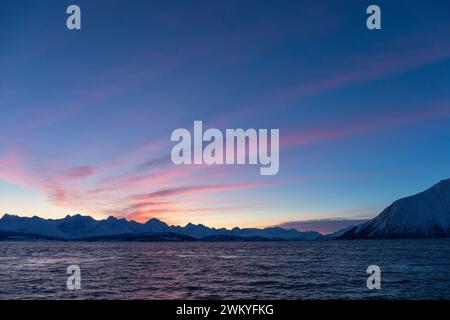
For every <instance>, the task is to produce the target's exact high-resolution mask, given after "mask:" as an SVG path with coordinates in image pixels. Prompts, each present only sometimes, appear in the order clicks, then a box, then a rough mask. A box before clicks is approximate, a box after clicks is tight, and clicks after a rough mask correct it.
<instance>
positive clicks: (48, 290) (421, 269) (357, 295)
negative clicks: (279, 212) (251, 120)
mask: <svg viewBox="0 0 450 320" xmlns="http://www.w3.org/2000/svg"><path fill="white" fill-rule="evenodd" d="M69 265H78V266H79V267H80V269H81V289H80V290H75V291H70V290H68V289H67V285H66V282H67V277H68V276H69V275H67V274H66V269H67V267H68V266H69ZM369 265H378V266H379V267H380V268H381V289H379V290H369V289H367V286H366V281H367V278H368V276H369V274H367V273H366V271H367V267H368V266H369ZM0 299H450V239H440V240H348V241H308V242H306V241H305V242H182V243H170V242H165V243H155V242H153V243H136V242H122V243H100V242H97V243H95V242H92V243H86V242H0Z"/></svg>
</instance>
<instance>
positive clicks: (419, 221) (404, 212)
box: [341, 179, 450, 239]
mask: <svg viewBox="0 0 450 320" xmlns="http://www.w3.org/2000/svg"><path fill="white" fill-rule="evenodd" d="M435 237H450V179H447V180H442V181H440V182H439V183H437V184H435V185H433V186H432V187H431V188H429V189H427V190H425V191H423V192H420V193H418V194H415V195H413V196H409V197H406V198H402V199H400V200H397V201H395V202H393V203H392V204H391V205H390V206H388V207H387V208H386V209H384V210H383V211H382V212H381V213H380V214H379V215H378V216H377V217H375V218H374V219H372V220H370V221H368V222H366V223H364V224H362V225H359V226H357V227H354V228H352V229H351V230H349V231H347V232H346V233H344V234H343V235H342V237H341V238H345V239H353V238H358V239H361V238H369V239H370V238H435Z"/></svg>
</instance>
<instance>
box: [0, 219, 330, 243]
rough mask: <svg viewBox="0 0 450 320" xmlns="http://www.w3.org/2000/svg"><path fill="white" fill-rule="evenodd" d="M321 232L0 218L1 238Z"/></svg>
mask: <svg viewBox="0 0 450 320" xmlns="http://www.w3.org/2000/svg"><path fill="white" fill-rule="evenodd" d="M320 236H321V234H320V233H318V232H313V231H311V232H300V231H297V230H295V229H283V228H279V227H270V228H264V229H256V228H243V229H241V228H233V229H231V230H230V229H225V228H220V229H216V228H210V227H207V226H205V225H202V224H197V225H196V224H192V223H188V224H187V225H186V226H184V227H181V226H169V225H167V224H166V223H164V222H162V221H160V220H158V219H155V218H152V219H150V220H148V221H147V222H145V223H138V222H135V221H129V220H126V219H117V218H115V217H112V216H110V217H108V218H107V219H104V220H95V219H94V218H92V217H90V216H82V215H79V214H77V215H74V216H70V215H68V216H66V217H65V218H62V219H43V218H40V217H37V216H34V217H31V218H29V217H19V216H14V215H9V214H5V215H4V216H3V217H2V218H1V219H0V239H2V238H3V239H17V238H45V239H55V240H149V241H150V240H151V241H157V240H184V241H188V240H191V241H196V240H209V241H241V240H242V241H248V240H312V239H316V238H319V237H320Z"/></svg>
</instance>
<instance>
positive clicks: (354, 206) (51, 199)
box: [0, 0, 450, 226]
mask: <svg viewBox="0 0 450 320" xmlns="http://www.w3.org/2000/svg"><path fill="white" fill-rule="evenodd" d="M70 4H77V5H79V6H80V7H81V11H82V29H81V30H79V31H69V30H67V29H66V26H65V22H66V18H67V15H66V13H65V11H66V8H67V6H68V5H70ZM370 4H377V5H379V6H380V7H381V10H382V30H377V31H369V30H368V29H367V28H366V18H367V15H366V13H365V11H366V8H367V6H368V5H370ZM449 18H450V4H449V3H448V1H433V2H429V1H376V2H372V1H370V2H369V1H70V2H69V1H56V0H55V1H2V2H1V4H0V38H1V39H2V41H1V43H0V70H1V73H0V115H1V116H0V128H1V135H0V204H1V207H0V212H6V211H8V212H10V213H17V214H22V215H32V214H38V215H40V216H45V217H57V216H58V217H59V216H63V215H65V214H68V213H76V212H82V213H88V214H92V215H94V216H99V217H101V216H104V215H108V214H114V215H117V216H126V217H129V218H135V219H141V220H145V219H147V218H148V217H152V216H155V217H159V218H161V219H163V220H166V221H168V222H174V223H184V222H187V221H193V222H202V223H205V224H208V225H213V226H223V225H226V226H231V225H255V226H260V225H268V224H275V223H280V222H284V221H291V220H303V219H319V218H336V217H348V218H358V217H371V216H374V215H375V214H377V213H378V212H379V211H380V210H381V209H382V208H383V207H384V206H386V205H387V204H389V203H390V202H391V201H393V200H395V199H396V198H398V197H401V196H405V195H409V194H411V193H415V192H418V191H421V190H422V189H424V188H426V187H428V186H429V185H431V184H432V183H434V182H436V181H438V180H440V179H444V178H448V176H449V169H450V161H449V160H450V139H449V137H450V129H449V127H450V126H449V124H450V90H449V85H450V41H449V40H448V39H450V37H449V36H450V19H449ZM194 120H203V122H204V124H205V125H206V126H208V127H217V128H220V129H225V128H238V127H243V128H279V129H280V134H281V148H282V149H281V155H280V157H281V162H280V172H279V174H278V175H276V176H273V177H263V176H260V175H259V171H258V170H256V169H255V168H254V167H252V166H245V167H234V166H232V167H219V168H217V167H214V168H193V167H174V166H173V165H172V164H171V163H170V161H169V160H168V156H169V155H170V148H171V147H172V144H171V143H170V134H171V132H172V130H174V129H176V128H180V127H183V128H192V124H193V121H194ZM200 186H201V188H200ZM180 189H182V190H184V192H181V191H179V190H180ZM161 190H171V191H173V190H178V192H172V193H170V194H171V195H172V196H166V197H165V198H156V197H153V198H151V199H148V203H147V204H148V205H147V206H145V205H144V204H142V203H135V201H134V200H133V199H135V197H136V195H139V194H151V193H155V192H158V191H161ZM137 208H139V209H137Z"/></svg>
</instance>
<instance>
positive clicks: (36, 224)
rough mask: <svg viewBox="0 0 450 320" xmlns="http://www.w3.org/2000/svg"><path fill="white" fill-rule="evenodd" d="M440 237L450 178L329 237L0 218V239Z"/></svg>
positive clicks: (446, 222) (448, 226)
mask: <svg viewBox="0 0 450 320" xmlns="http://www.w3.org/2000/svg"><path fill="white" fill-rule="evenodd" d="M440 237H450V179H447V180H442V181H440V182H439V183H437V184H435V185H433V186H432V187H431V188H429V189H427V190H425V191H423V192H420V193H418V194H416V195H412V196H409V197H406V198H402V199H399V200H397V201H395V202H393V203H392V204H391V205H389V206H388V207H387V208H386V209H384V210H383V211H382V212H381V213H380V214H379V215H378V216H376V217H375V218H373V219H371V220H369V221H367V222H365V223H362V224H359V225H357V226H350V227H346V228H344V229H342V230H339V231H337V232H335V233H333V234H329V235H325V236H324V235H321V234H320V233H318V232H315V231H306V232H300V231H298V230H296V229H284V228H280V227H269V228H263V229H257V228H242V229H241V228H233V229H225V228H220V229H216V228H210V227H207V226H205V225H202V224H192V223H188V224H187V225H186V226H184V227H181V226H169V225H167V224H166V223H164V222H162V221H160V220H158V219H155V218H152V219H150V220H148V221H147V222H145V223H139V222H135V221H129V220H126V219H117V218H115V217H112V216H111V217H109V218H107V219H104V220H95V219H94V218H92V217H90V216H82V215H79V214H77V215H74V216H70V215H68V216H66V217H65V218H62V219H43V218H40V217H37V216H34V217H31V218H29V217H19V216H14V215H9V214H5V215H4V216H3V217H2V218H1V219H0V240H5V239H6V240H10V239H53V240H87V241H132V240H134V241H199V240H203V241H258V240H271V241H275V240H331V239H384V238H388V239H392V238H440Z"/></svg>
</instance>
